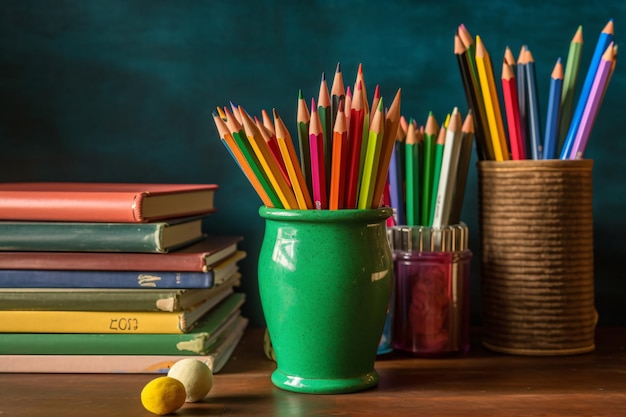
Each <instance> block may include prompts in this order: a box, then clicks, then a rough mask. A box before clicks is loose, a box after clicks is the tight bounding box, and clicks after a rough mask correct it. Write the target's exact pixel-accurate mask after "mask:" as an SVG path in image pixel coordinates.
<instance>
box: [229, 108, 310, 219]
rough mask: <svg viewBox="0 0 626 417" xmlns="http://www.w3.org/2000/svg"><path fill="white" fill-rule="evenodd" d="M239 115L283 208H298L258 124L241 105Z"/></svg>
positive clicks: (249, 140)
mask: <svg viewBox="0 0 626 417" xmlns="http://www.w3.org/2000/svg"><path fill="white" fill-rule="evenodd" d="M239 115H240V117H241V120H242V122H243V127H244V130H245V132H246V136H247V137H248V142H249V143H250V146H251V147H252V150H253V151H254V153H255V154H256V157H257V158H258V160H259V163H260V164H261V167H262V168H263V171H264V172H265V173H266V175H267V178H268V179H269V181H270V183H271V184H272V187H273V188H274V190H275V191H276V194H277V195H278V198H279V199H280V201H281V203H283V208H285V209H288V210H294V209H297V208H298V203H297V201H296V197H295V195H294V194H293V190H292V189H291V187H290V186H289V185H288V184H287V181H285V178H284V177H283V175H282V173H281V172H280V168H279V167H278V164H277V163H276V160H275V159H274V156H273V155H272V153H271V151H270V149H269V147H268V146H267V143H265V140H263V137H262V136H261V132H260V131H259V129H258V127H257V125H256V124H255V123H254V121H253V120H252V119H251V118H250V116H249V115H248V114H247V113H246V111H245V110H244V109H243V108H242V107H241V106H239Z"/></svg>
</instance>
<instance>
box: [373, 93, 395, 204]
mask: <svg viewBox="0 0 626 417" xmlns="http://www.w3.org/2000/svg"><path fill="white" fill-rule="evenodd" d="M401 94H402V90H401V89H398V92H397V93H396V96H395V97H394V99H393V102H392V103H391V106H390V107H389V110H388V111H387V114H386V115H385V134H384V136H383V143H382V148H381V153H380V159H379V161H378V172H377V174H376V183H375V186H374V193H373V194H372V201H371V207H372V208H378V207H379V206H380V199H381V197H382V194H383V187H384V186H385V181H386V180H387V172H388V171H389V162H390V161H391V153H392V152H393V146H394V144H395V142H396V136H397V134H398V126H399V125H400V101H401Z"/></svg>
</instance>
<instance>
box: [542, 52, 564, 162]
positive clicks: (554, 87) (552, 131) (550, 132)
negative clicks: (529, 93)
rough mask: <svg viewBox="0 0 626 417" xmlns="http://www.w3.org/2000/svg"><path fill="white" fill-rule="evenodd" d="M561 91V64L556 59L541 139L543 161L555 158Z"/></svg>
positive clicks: (559, 60)
mask: <svg viewBox="0 0 626 417" xmlns="http://www.w3.org/2000/svg"><path fill="white" fill-rule="evenodd" d="M562 89H563V64H561V58H559V59H557V61H556V64H555V65H554V69H553V70H552V74H551V75H550V91H549V93H548V112H547V115H546V128H545V133H544V139H543V159H554V158H555V157H556V145H557V141H558V140H559V124H560V117H559V116H560V110H561V91H562Z"/></svg>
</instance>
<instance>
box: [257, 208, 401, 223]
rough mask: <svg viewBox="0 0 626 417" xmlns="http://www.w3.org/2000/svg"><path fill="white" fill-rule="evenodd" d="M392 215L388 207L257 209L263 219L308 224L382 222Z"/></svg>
mask: <svg viewBox="0 0 626 417" xmlns="http://www.w3.org/2000/svg"><path fill="white" fill-rule="evenodd" d="M392 214H393V210H392V209H391V208H390V207H382V208H377V209H365V210H361V209H342V210H288V209H280V208H273V207H267V206H261V207H260V208H259V215H260V216H261V217H263V218H264V219H269V220H288V221H299V222H310V223H319V222H327V223H346V222H363V221H373V222H382V221H385V220H387V219H388V218H389V217H391V215H392Z"/></svg>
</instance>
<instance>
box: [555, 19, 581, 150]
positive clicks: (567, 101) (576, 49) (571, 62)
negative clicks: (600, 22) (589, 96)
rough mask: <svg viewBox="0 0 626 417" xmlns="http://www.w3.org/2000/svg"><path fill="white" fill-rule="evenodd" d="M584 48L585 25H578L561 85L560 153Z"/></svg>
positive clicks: (570, 117)
mask: <svg viewBox="0 0 626 417" xmlns="http://www.w3.org/2000/svg"><path fill="white" fill-rule="evenodd" d="M582 49H583V27H582V26H578V29H577V30H576V33H574V36H573V37H572V40H571V41H570V44H569V50H568V52H567V61H566V62H565V73H564V74H563V86H562V87H561V113H560V116H559V138H558V143H557V146H556V153H557V154H560V152H561V148H562V147H563V143H564V142H565V137H566V136H567V130H568V129H569V124H570V123H571V121H572V114H573V113H574V97H575V96H576V86H577V85H578V73H579V69H580V58H581V56H582Z"/></svg>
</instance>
